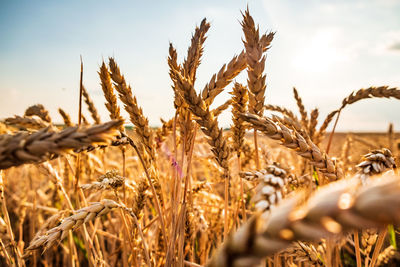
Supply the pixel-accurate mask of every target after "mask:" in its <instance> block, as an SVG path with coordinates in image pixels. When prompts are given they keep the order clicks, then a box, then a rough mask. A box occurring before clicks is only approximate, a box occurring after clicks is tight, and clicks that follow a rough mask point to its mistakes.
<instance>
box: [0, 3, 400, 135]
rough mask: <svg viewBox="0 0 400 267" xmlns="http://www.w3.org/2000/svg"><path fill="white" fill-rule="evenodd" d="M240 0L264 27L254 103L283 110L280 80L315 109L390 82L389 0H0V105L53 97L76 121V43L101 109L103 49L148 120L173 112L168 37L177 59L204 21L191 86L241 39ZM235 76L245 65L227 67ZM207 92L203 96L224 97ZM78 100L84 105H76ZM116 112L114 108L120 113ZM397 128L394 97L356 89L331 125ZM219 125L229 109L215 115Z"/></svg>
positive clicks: (394, 50)
mask: <svg viewBox="0 0 400 267" xmlns="http://www.w3.org/2000/svg"><path fill="white" fill-rule="evenodd" d="M246 6H248V7H249V9H250V13H251V14H252V16H253V17H254V19H255V20H256V23H259V25H260V30H261V32H266V31H276V35H275V39H274V41H273V42H272V47H271V49H270V50H269V52H268V53H267V63H266V73H267V90H266V103H268V104H276V105H282V106H285V107H287V108H289V109H292V110H295V111H297V109H296V104H295V101H294V99H293V94H292V87H293V86H295V87H296V88H297V89H298V90H299V93H300V95H301V97H302V98H303V101H304V103H305V105H306V108H308V109H311V108H315V107H319V108H320V116H322V118H320V121H322V120H323V118H324V117H325V116H326V114H327V113H328V112H330V111H332V110H334V109H337V108H339V107H340V104H341V101H342V99H343V98H345V97H346V96H347V95H349V94H350V93H351V92H352V91H354V90H358V89H360V88H366V87H370V86H380V85H389V86H394V87H396V86H400V68H399V67H400V16H399V14H400V1H397V0H363V1H358V0H354V1H346V0H337V1H317V0H305V1H290V0H264V1H251V0H249V1H247V2H246V1H239V0H223V1H211V0H203V1H183V0H182V1H173V2H172V1H122V0H121V1H113V2H112V1H103V0H101V1H100V0H96V1H94V0H87V1H72V0H71V1H27V0H25V1H4V0H0V36H1V42H0V92H1V97H0V117H1V118H4V117H9V116H12V115H15V114H17V115H22V114H23V113H24V110H25V109H26V108H27V107H28V106H29V105H33V104H37V103H41V104H43V105H44V106H45V107H46V108H47V109H48V110H49V111H50V114H51V115H52V117H53V120H54V121H55V122H61V121H62V119H61V117H60V116H59V114H58V113H57V108H58V107H62V108H63V109H64V110H66V111H67V112H69V113H70V114H71V115H72V116H73V120H75V121H77V116H78V115H77V111H78V91H79V75H80V59H79V57H80V55H82V57H83V61H84V85H85V86H86V88H87V89H88V91H89V93H90V95H91V97H92V98H93V100H94V102H95V104H96V106H97V108H98V109H99V111H100V115H101V117H102V119H103V120H107V119H108V114H107V111H106V109H105V107H104V97H103V95H102V90H101V87H100V84H99V78H98V74H97V71H98V69H99V66H100V65H101V63H102V60H105V61H108V57H110V56H112V57H115V59H116V61H117V62H118V63H119V65H120V68H121V71H122V73H123V74H124V75H125V77H126V79H127V81H128V82H129V83H130V85H131V86H132V88H133V94H134V95H136V96H137V98H138V103H139V105H140V106H142V107H143V111H144V114H145V115H146V116H147V117H148V118H149V120H150V124H151V125H152V126H159V125H160V122H159V118H160V117H162V118H164V119H169V118H170V117H172V116H173V114H174V108H173V92H172V89H171V81H170V79H169V75H168V66H167V56H168V45H169V42H172V43H173V44H174V46H175V47H176V48H177V50H178V55H179V60H181V61H182V60H183V58H184V57H185V56H186V51H187V47H188V46H189V44H190V38H191V35H192V33H193V32H194V28H195V26H196V25H199V24H200V22H201V20H202V19H203V18H204V17H206V18H207V20H208V21H210V22H211V28H210V30H209V33H208V39H207V41H206V44H205V51H204V57H203V59H202V64H201V66H200V68H199V71H198V79H197V81H196V89H197V90H198V91H199V90H202V89H203V87H204V85H205V84H206V83H207V82H208V81H209V79H210V78H211V76H212V74H214V73H215V72H218V70H219V69H220V68H221V66H222V65H223V64H224V63H228V62H229V61H230V59H231V58H232V57H233V55H234V54H238V53H240V51H241V50H242V49H243V43H242V40H241V38H242V36H243V34H242V31H241V26H240V23H239V21H240V20H241V13H240V11H241V10H244V9H245V8H246ZM237 81H240V82H245V81H246V73H243V74H242V75H240V76H239V77H238V78H237ZM230 90H231V86H228V87H227V89H226V92H224V93H223V94H221V95H220V96H218V98H217V99H216V101H215V105H218V104H222V103H223V102H225V101H226V99H227V98H228V92H229V91H230ZM85 112H86V111H85ZM124 116H125V117H127V116H126V113H124ZM389 122H393V123H394V127H395V130H397V129H400V104H399V102H398V101H396V100H388V99H384V100H382V99H373V100H363V101H361V102H359V103H357V104H354V105H351V106H349V107H347V108H346V110H345V111H344V112H343V114H342V116H341V120H340V122H339V125H338V130H339V131H355V132H358V131H373V132H380V131H386V130H387V126H388V124H389ZM220 123H221V125H222V126H224V127H229V125H230V113H229V112H224V113H223V114H222V115H221V117H220Z"/></svg>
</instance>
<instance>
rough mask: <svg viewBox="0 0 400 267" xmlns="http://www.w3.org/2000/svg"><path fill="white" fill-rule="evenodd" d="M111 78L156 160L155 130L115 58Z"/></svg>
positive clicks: (138, 132)
mask: <svg viewBox="0 0 400 267" xmlns="http://www.w3.org/2000/svg"><path fill="white" fill-rule="evenodd" d="M110 70H111V78H112V79H113V81H114V83H115V89H116V90H117V91H118V94H119V98H120V99H121V101H122V103H124V106H125V110H126V111H127V112H128V114H129V117H130V119H131V122H132V123H133V125H135V126H136V127H135V132H136V133H137V134H138V136H139V137H140V139H141V141H142V143H143V144H144V145H145V148H146V152H147V153H148V154H149V156H150V158H151V160H153V161H155V159H156V153H155V150H154V138H153V131H152V130H151V129H150V127H149V121H148V119H147V118H146V117H145V116H144V115H143V111H142V108H141V107H139V105H138V103H137V101H136V97H134V96H132V89H131V87H130V86H129V85H127V84H126V81H125V77H124V76H123V75H121V72H120V70H119V67H118V65H117V63H116V62H115V60H114V59H113V58H110Z"/></svg>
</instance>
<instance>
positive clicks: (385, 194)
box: [207, 176, 400, 267]
mask: <svg viewBox="0 0 400 267" xmlns="http://www.w3.org/2000/svg"><path fill="white" fill-rule="evenodd" d="M304 197H305V194H302V193H298V194H297V195H295V196H293V197H291V198H288V199H286V200H285V201H283V202H282V203H281V205H279V206H278V207H276V209H273V210H272V211H271V213H270V215H269V216H263V215H256V216H255V217H253V218H252V219H250V220H249V221H248V222H247V223H246V224H245V225H243V226H242V227H241V228H240V229H239V230H238V231H237V232H236V233H235V234H233V235H232V236H231V237H230V238H229V239H228V240H227V241H226V242H225V243H224V244H223V245H222V247H221V248H220V249H219V250H218V251H217V252H216V253H215V255H214V256H213V257H212V259H211V260H210V261H209V263H208V264H207V266H208V267H214V266H219V267H224V266H256V265H257V264H259V262H260V260H261V259H262V258H264V257H266V256H269V255H273V254H274V253H276V252H278V251H280V250H282V249H284V248H286V247H289V246H292V245H293V243H292V242H293V241H296V240H304V241H307V240H309V241H311V240H318V239H320V238H322V237H326V236H330V235H337V234H341V233H346V232H349V231H351V230H354V229H362V228H368V227H384V225H386V224H390V223H393V224H398V223H400V214H399V210H400V180H399V177H398V176H392V177H385V178H384V179H374V180H373V181H371V183H370V184H369V185H367V186H361V184H360V182H359V179H358V178H353V179H347V180H342V181H338V182H335V183H331V184H329V185H326V186H324V187H322V188H320V190H318V191H316V192H315V194H314V195H313V196H312V197H311V198H309V199H308V200H306V202H305V203H304V204H303V199H304Z"/></svg>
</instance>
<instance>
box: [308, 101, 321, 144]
mask: <svg viewBox="0 0 400 267" xmlns="http://www.w3.org/2000/svg"><path fill="white" fill-rule="evenodd" d="M318 115H319V112H318V109H317V108H316V109H313V110H312V111H311V113H310V121H309V123H308V135H309V136H310V138H311V140H312V141H313V142H315V138H316V135H317V134H316V131H317V124H318Z"/></svg>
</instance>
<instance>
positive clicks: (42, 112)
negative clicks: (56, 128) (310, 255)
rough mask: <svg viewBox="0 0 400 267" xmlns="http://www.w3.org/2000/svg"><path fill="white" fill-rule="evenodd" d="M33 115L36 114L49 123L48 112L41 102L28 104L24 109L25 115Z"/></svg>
mask: <svg viewBox="0 0 400 267" xmlns="http://www.w3.org/2000/svg"><path fill="white" fill-rule="evenodd" d="M33 115H36V116H38V117H40V118H41V119H42V120H44V121H46V122H48V123H51V118H50V115H49V112H48V111H47V109H46V108H45V107H44V106H43V105H42V104H37V105H33V106H30V107H29V108H27V109H26V110H25V116H33Z"/></svg>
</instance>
